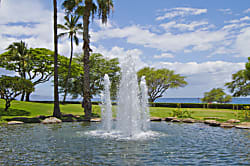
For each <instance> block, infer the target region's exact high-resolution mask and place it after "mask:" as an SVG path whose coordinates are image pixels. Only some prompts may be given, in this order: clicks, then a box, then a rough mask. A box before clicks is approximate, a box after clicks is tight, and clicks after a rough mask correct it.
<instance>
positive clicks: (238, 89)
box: [225, 57, 250, 97]
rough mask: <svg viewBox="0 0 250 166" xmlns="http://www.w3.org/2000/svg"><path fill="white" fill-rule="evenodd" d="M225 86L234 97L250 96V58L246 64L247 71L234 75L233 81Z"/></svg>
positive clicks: (240, 71)
mask: <svg viewBox="0 0 250 166" xmlns="http://www.w3.org/2000/svg"><path fill="white" fill-rule="evenodd" d="M225 86H226V87H227V88H228V89H229V90H230V92H231V93H233V96H234V97H240V96H248V95H250V57H249V58H248V62H247V63H246V64H245V69H243V70H239V71H238V72H236V73H234V74H232V81H231V82H227V83H226V84H225Z"/></svg>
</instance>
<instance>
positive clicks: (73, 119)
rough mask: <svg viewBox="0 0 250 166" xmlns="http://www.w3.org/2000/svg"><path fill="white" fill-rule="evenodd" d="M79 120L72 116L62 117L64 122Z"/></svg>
mask: <svg viewBox="0 0 250 166" xmlns="http://www.w3.org/2000/svg"><path fill="white" fill-rule="evenodd" d="M76 121H77V120H76V119H75V118H73V117H71V116H66V117H62V122H76Z"/></svg>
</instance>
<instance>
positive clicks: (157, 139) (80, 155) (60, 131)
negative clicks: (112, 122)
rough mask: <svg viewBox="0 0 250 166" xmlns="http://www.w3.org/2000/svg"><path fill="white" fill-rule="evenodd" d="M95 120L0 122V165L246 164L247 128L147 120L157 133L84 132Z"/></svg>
mask: <svg viewBox="0 0 250 166" xmlns="http://www.w3.org/2000/svg"><path fill="white" fill-rule="evenodd" d="M99 127H100V123H62V124H56V125H42V124H24V125H19V126H18V125H17V126H6V125H3V126H0V132H1V135H0V165H16V164H17V163H18V164H19V165H249V164H250V163H249V154H250V150H249V149H250V148H249V145H250V140H249V131H246V130H237V129H222V128H215V127H208V126H206V125H203V124H190V125H189V124H173V123H165V122H161V123H151V130H152V131H153V132H155V133H158V135H152V136H151V137H147V138H146V139H118V138H117V137H103V136H101V135H99V136H98V135H96V136H93V135H88V133H91V131H96V130H97V129H98V128H99Z"/></svg>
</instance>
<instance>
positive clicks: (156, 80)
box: [137, 67, 187, 102]
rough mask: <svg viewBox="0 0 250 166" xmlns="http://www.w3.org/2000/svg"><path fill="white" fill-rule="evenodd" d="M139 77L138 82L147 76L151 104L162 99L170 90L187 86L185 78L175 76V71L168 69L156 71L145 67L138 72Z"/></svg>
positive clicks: (178, 75)
mask: <svg viewBox="0 0 250 166" xmlns="http://www.w3.org/2000/svg"><path fill="white" fill-rule="evenodd" d="M137 76H138V78H139V79H138V80H140V79H141V77H142V76H145V79H146V83H147V86H148V95H149V101H150V102H154V101H155V100H156V99H157V98H160V97H162V96H163V94H164V93H165V92H166V90H168V89H169V88H178V87H184V86H185V85H187V82H186V81H185V80H184V79H185V77H184V76H181V75H180V74H175V73H174V71H172V70H168V69H158V70H156V69H155V68H150V67H145V68H143V69H141V70H140V71H138V73H137Z"/></svg>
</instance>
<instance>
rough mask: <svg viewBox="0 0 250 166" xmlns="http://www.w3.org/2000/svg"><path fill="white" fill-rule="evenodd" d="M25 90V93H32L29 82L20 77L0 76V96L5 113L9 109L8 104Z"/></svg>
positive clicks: (32, 88) (32, 89)
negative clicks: (3, 103)
mask: <svg viewBox="0 0 250 166" xmlns="http://www.w3.org/2000/svg"><path fill="white" fill-rule="evenodd" d="M23 90H25V91H26V92H32V91H34V87H33V84H32V82H31V81H29V80H25V79H23V78H20V77H17V76H15V77H10V76H4V75H3V76H1V77H0V94H1V96H2V97H3V99H4V100H5V111H7V110H8V108H9V107H10V103H11V101H12V100H14V99H15V98H16V97H17V96H18V95H20V94H21V93H22V91H23Z"/></svg>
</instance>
